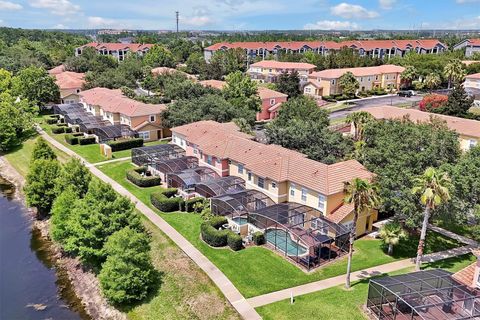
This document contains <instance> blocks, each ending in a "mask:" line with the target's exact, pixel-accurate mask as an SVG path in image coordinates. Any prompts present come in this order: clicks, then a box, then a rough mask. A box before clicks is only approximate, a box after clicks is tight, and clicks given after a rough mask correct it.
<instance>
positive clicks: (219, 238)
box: [200, 222, 229, 247]
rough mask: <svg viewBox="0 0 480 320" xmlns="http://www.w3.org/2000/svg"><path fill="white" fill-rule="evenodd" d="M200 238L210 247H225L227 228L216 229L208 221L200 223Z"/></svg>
mask: <svg viewBox="0 0 480 320" xmlns="http://www.w3.org/2000/svg"><path fill="white" fill-rule="evenodd" d="M200 230H201V234H202V239H203V241H205V242H206V243H208V244H209V245H211V246H212V247H225V246H226V245H227V235H228V231H229V230H217V229H215V228H214V227H212V225H211V224H210V223H209V222H204V223H202V225H201V227H200Z"/></svg>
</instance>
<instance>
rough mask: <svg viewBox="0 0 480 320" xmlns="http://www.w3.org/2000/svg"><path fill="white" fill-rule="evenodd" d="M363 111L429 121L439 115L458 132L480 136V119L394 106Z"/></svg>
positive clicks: (376, 114)
mask: <svg viewBox="0 0 480 320" xmlns="http://www.w3.org/2000/svg"><path fill="white" fill-rule="evenodd" d="M362 111H366V112H368V113H370V114H371V115H372V116H373V117H374V118H376V119H402V118H403V117H405V116H408V117H409V118H410V120H412V121H417V122H428V121H430V118H431V117H438V118H439V119H441V120H444V121H445V122H446V123H447V126H448V128H450V129H451V130H454V131H456V132H457V133H459V134H461V135H465V136H470V137H477V138H480V121H476V120H471V119H463V118H458V117H452V116H445V115H442V114H436V113H430V112H423V111H420V110H415V109H404V108H398V107H392V106H379V107H369V108H364V109H362Z"/></svg>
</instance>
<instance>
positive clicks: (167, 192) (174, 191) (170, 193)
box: [162, 188, 178, 198]
mask: <svg viewBox="0 0 480 320" xmlns="http://www.w3.org/2000/svg"><path fill="white" fill-rule="evenodd" d="M177 192H178V189H177V188H168V189H165V190H163V191H162V193H163V194H164V195H165V197H167V198H171V197H173V196H174V195H176V194H177Z"/></svg>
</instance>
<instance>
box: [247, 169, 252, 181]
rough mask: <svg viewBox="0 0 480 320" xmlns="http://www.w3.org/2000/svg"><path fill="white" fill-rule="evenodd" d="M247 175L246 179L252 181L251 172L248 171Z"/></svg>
mask: <svg viewBox="0 0 480 320" xmlns="http://www.w3.org/2000/svg"><path fill="white" fill-rule="evenodd" d="M247 176H248V181H252V173H251V172H250V171H249V172H248V173H247Z"/></svg>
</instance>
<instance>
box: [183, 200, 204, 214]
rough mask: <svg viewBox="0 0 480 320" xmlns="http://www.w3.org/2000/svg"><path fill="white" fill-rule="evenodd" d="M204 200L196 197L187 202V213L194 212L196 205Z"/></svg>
mask: <svg viewBox="0 0 480 320" xmlns="http://www.w3.org/2000/svg"><path fill="white" fill-rule="evenodd" d="M203 200H204V199H203V198H202V197H195V198H192V199H188V200H185V211H187V212H193V211H194V205H195V203H200V202H203Z"/></svg>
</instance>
